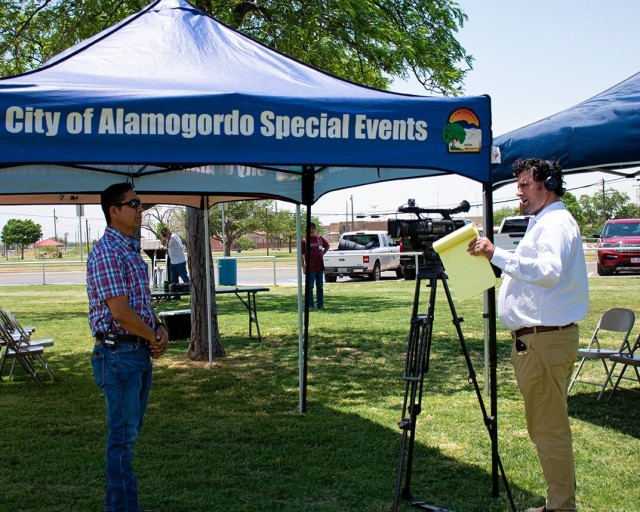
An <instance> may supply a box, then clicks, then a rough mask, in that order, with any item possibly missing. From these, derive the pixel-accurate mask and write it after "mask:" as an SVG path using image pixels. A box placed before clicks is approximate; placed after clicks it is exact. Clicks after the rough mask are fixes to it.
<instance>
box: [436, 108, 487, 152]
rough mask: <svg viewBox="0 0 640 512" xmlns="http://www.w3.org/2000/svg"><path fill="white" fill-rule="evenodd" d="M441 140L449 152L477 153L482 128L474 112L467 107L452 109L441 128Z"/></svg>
mask: <svg viewBox="0 0 640 512" xmlns="http://www.w3.org/2000/svg"><path fill="white" fill-rule="evenodd" d="M442 140H443V141H444V143H445V144H446V145H447V151H448V152H449V153H479V152H480V148H481V147H482V130H481V129H480V120H479V119H478V116H477V115H476V114H475V112H474V111H473V110H471V109H468V108H459V109H456V110H454V111H453V112H452V113H451V115H450V116H449V122H448V123H447V125H446V126H445V127H444V130H442Z"/></svg>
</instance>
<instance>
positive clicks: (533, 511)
mask: <svg viewBox="0 0 640 512" xmlns="http://www.w3.org/2000/svg"><path fill="white" fill-rule="evenodd" d="M524 512H553V510H549V509H548V508H547V507H532V508H528V509H527V510H525V511H524Z"/></svg>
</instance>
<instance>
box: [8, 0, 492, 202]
mask: <svg viewBox="0 0 640 512" xmlns="http://www.w3.org/2000/svg"><path fill="white" fill-rule="evenodd" d="M0 91H1V92H2V94H0V111H1V112H2V113H3V119H4V122H3V123H2V125H1V126H0V141H1V143H2V147H3V151H2V155H0V167H1V173H2V174H0V177H1V179H2V187H1V189H0V194H1V195H2V196H3V197H2V198H0V202H3V203H5V204H6V203H10V202H11V203H16V202H17V203H18V204H28V203H33V202H46V203H49V202H51V201H52V200H53V202H54V203H60V202H79V203H88V202H95V199H94V200H93V201H91V200H90V198H89V197H87V196H88V195H92V194H95V192H97V191H99V190H102V189H104V188H105V186H106V185H108V184H109V183H112V182H115V181H122V180H125V179H134V180H135V186H136V189H137V190H138V192H139V193H140V194H144V195H147V194H150V195H154V196H155V195H159V196H162V195H164V194H169V195H172V196H173V197H174V200H175V199H176V198H177V199H178V201H177V202H178V203H179V204H185V203H190V204H194V205H198V204H199V198H200V197H202V196H203V195H204V194H211V195H213V194H216V195H221V194H222V195H236V194H240V195H259V196H268V197H274V198H279V199H284V200H289V201H293V202H296V203H305V204H312V203H313V202H314V201H315V200H317V199H318V198H319V197H320V196H321V195H323V194H325V193H327V192H329V191H331V190H336V189H339V188H345V187H350V186H354V185H361V184H366V183H374V182H380V181H386V180H391V179H398V178H415V177H420V176H434V175H442V174H448V173H456V174H460V175H462V176H466V177H469V178H471V179H474V180H477V181H480V182H485V183H488V182H489V181H490V175H489V149H490V145H491V117H490V100H489V98H488V97H486V96H483V97H471V98H430V97H417V96H404V95H399V94H392V93H388V92H382V91H378V90H373V89H369V88H366V87H361V86H358V85H355V84H353V83H349V82H346V81H344V80H340V79H337V78H335V77H333V76H330V75H327V74H325V73H322V72H320V71H317V70H315V69H312V68H310V67H308V66H306V65H304V64H302V63H300V62H297V61H295V60H293V59H290V58H288V57H285V56H284V55H281V54H279V53H277V52H274V51H273V50H271V49H269V48H267V47H265V46H263V45H261V44H259V43H256V42H255V41H253V40H250V39H248V38H246V37H244V36H243V35H241V34H239V33H238V32H236V31H234V30H232V29H230V28H229V27H226V26H224V25H222V24H221V23H219V22H217V21H215V20H214V19H212V18H210V17H208V16H207V15H205V14H204V13H203V12H201V11H199V10H197V9H196V8H194V7H193V6H192V5H191V4H189V3H188V2H186V1H185V0H158V1H156V2H153V3H152V4H150V5H149V6H148V7H146V8H145V9H143V10H142V11H140V12H139V13H137V14H135V15H133V16H131V17H129V18H128V19H126V20H124V21H122V22H121V23H119V24H117V25H115V26H114V27H112V28H109V29H107V30H105V31H103V32H101V33H100V34H98V35H96V36H95V37H93V38H91V39H89V40H87V41H84V42H82V43H80V44H78V45H76V46H75V47H73V48H71V49H69V50H67V51H65V52H64V53H62V54H60V55H58V56H57V57H55V58H54V59H52V60H51V61H49V62H48V63H47V64H46V65H45V66H44V67H42V68H40V69H37V70H35V71H32V72H29V73H25V74H23V75H20V76H16V77H12V78H7V79H4V80H0ZM449 125H452V126H453V127H463V128H464V130H465V131H466V135H467V136H466V140H465V141H464V143H463V144H459V145H455V143H452V144H447V142H445V141H443V132H444V131H445V129H447V127H448V126H449ZM34 176H38V179H37V180H34V179H33V178H34ZM301 182H302V183H301ZM301 184H302V185H303V186H301ZM303 191H304V192H303ZM305 194H306V195H305ZM43 196H48V197H46V198H45V197H43ZM189 196H191V199H189ZM145 199H146V197H145Z"/></svg>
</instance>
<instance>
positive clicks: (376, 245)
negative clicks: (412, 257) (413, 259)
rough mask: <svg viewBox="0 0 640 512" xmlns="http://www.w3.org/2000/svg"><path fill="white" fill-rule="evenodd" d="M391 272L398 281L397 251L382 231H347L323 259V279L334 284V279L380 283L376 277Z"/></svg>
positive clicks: (400, 273)
mask: <svg viewBox="0 0 640 512" xmlns="http://www.w3.org/2000/svg"><path fill="white" fill-rule="evenodd" d="M388 270H391V271H394V272H395V273H396V276H397V277H402V266H401V265H400V248H399V247H398V246H397V245H396V244H395V243H394V242H393V240H392V239H391V237H389V235H388V234H387V233H386V232H384V231H349V232H347V233H342V236H341V237H340V241H339V243H338V249H336V250H331V251H328V252H327V253H325V255H324V277H325V279H326V281H327V282H328V283H335V282H336V280H337V279H338V277H341V276H345V277H351V278H354V277H364V276H366V277H368V278H369V279H371V280H372V281H378V280H380V274H381V273H382V272H385V271H388Z"/></svg>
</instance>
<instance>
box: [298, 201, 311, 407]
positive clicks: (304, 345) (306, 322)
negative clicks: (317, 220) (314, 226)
mask: <svg viewBox="0 0 640 512" xmlns="http://www.w3.org/2000/svg"><path fill="white" fill-rule="evenodd" d="M310 225H311V206H309V205H307V226H306V230H305V231H306V235H305V237H306V240H307V243H306V244H305V247H304V249H305V250H304V257H305V260H306V261H307V264H308V263H309V262H310V261H311V244H310V243H309V237H310V236H311V232H310V229H309V226H310ZM310 285H311V277H310V274H309V269H307V271H306V272H305V275H304V294H303V298H302V303H303V304H304V329H303V331H304V340H303V343H302V355H303V361H302V402H301V408H300V412H302V413H303V412H306V411H307V380H308V379H307V373H308V362H309V302H308V301H307V293H309V292H310V290H309V286H310Z"/></svg>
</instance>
